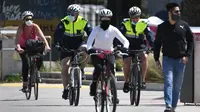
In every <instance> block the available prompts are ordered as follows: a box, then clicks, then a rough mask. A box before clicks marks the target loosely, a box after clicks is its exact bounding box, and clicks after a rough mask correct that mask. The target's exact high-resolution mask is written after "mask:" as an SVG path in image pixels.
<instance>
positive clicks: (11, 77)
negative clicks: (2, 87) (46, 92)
mask: <svg viewBox="0 0 200 112" xmlns="http://www.w3.org/2000/svg"><path fill="white" fill-rule="evenodd" d="M4 80H5V82H7V83H8V82H11V83H12V82H21V74H20V73H13V74H10V75H6V76H5V78H4Z"/></svg>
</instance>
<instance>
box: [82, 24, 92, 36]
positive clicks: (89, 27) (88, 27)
mask: <svg viewBox="0 0 200 112" xmlns="http://www.w3.org/2000/svg"><path fill="white" fill-rule="evenodd" d="M84 31H85V32H86V33H87V35H88V36H89V35H90V33H91V32H92V27H91V26H90V24H89V23H88V22H87V24H86V25H85V28H84Z"/></svg>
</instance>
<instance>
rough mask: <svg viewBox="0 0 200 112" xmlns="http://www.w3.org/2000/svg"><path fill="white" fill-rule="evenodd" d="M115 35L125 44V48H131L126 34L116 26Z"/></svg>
mask: <svg viewBox="0 0 200 112" xmlns="http://www.w3.org/2000/svg"><path fill="white" fill-rule="evenodd" d="M113 35H115V37H116V38H117V39H118V40H119V41H120V42H121V43H122V44H123V45H124V47H125V48H127V49H128V48H129V41H128V40H127V39H126V37H124V35H123V34H122V33H121V32H120V31H119V30H118V29H117V28H116V29H115V32H114V34H113Z"/></svg>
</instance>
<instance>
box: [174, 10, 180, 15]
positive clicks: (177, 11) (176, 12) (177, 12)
mask: <svg viewBox="0 0 200 112" xmlns="http://www.w3.org/2000/svg"><path fill="white" fill-rule="evenodd" d="M173 13H174V14H179V13H181V11H180V10H174V11H173Z"/></svg>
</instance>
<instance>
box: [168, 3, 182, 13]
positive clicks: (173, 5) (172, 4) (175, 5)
mask: <svg viewBox="0 0 200 112" xmlns="http://www.w3.org/2000/svg"><path fill="white" fill-rule="evenodd" d="M174 7H180V5H179V4H178V3H175V2H171V3H168V4H167V5H166V9H167V12H169V11H171V10H172V9H173V8H174Z"/></svg>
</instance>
